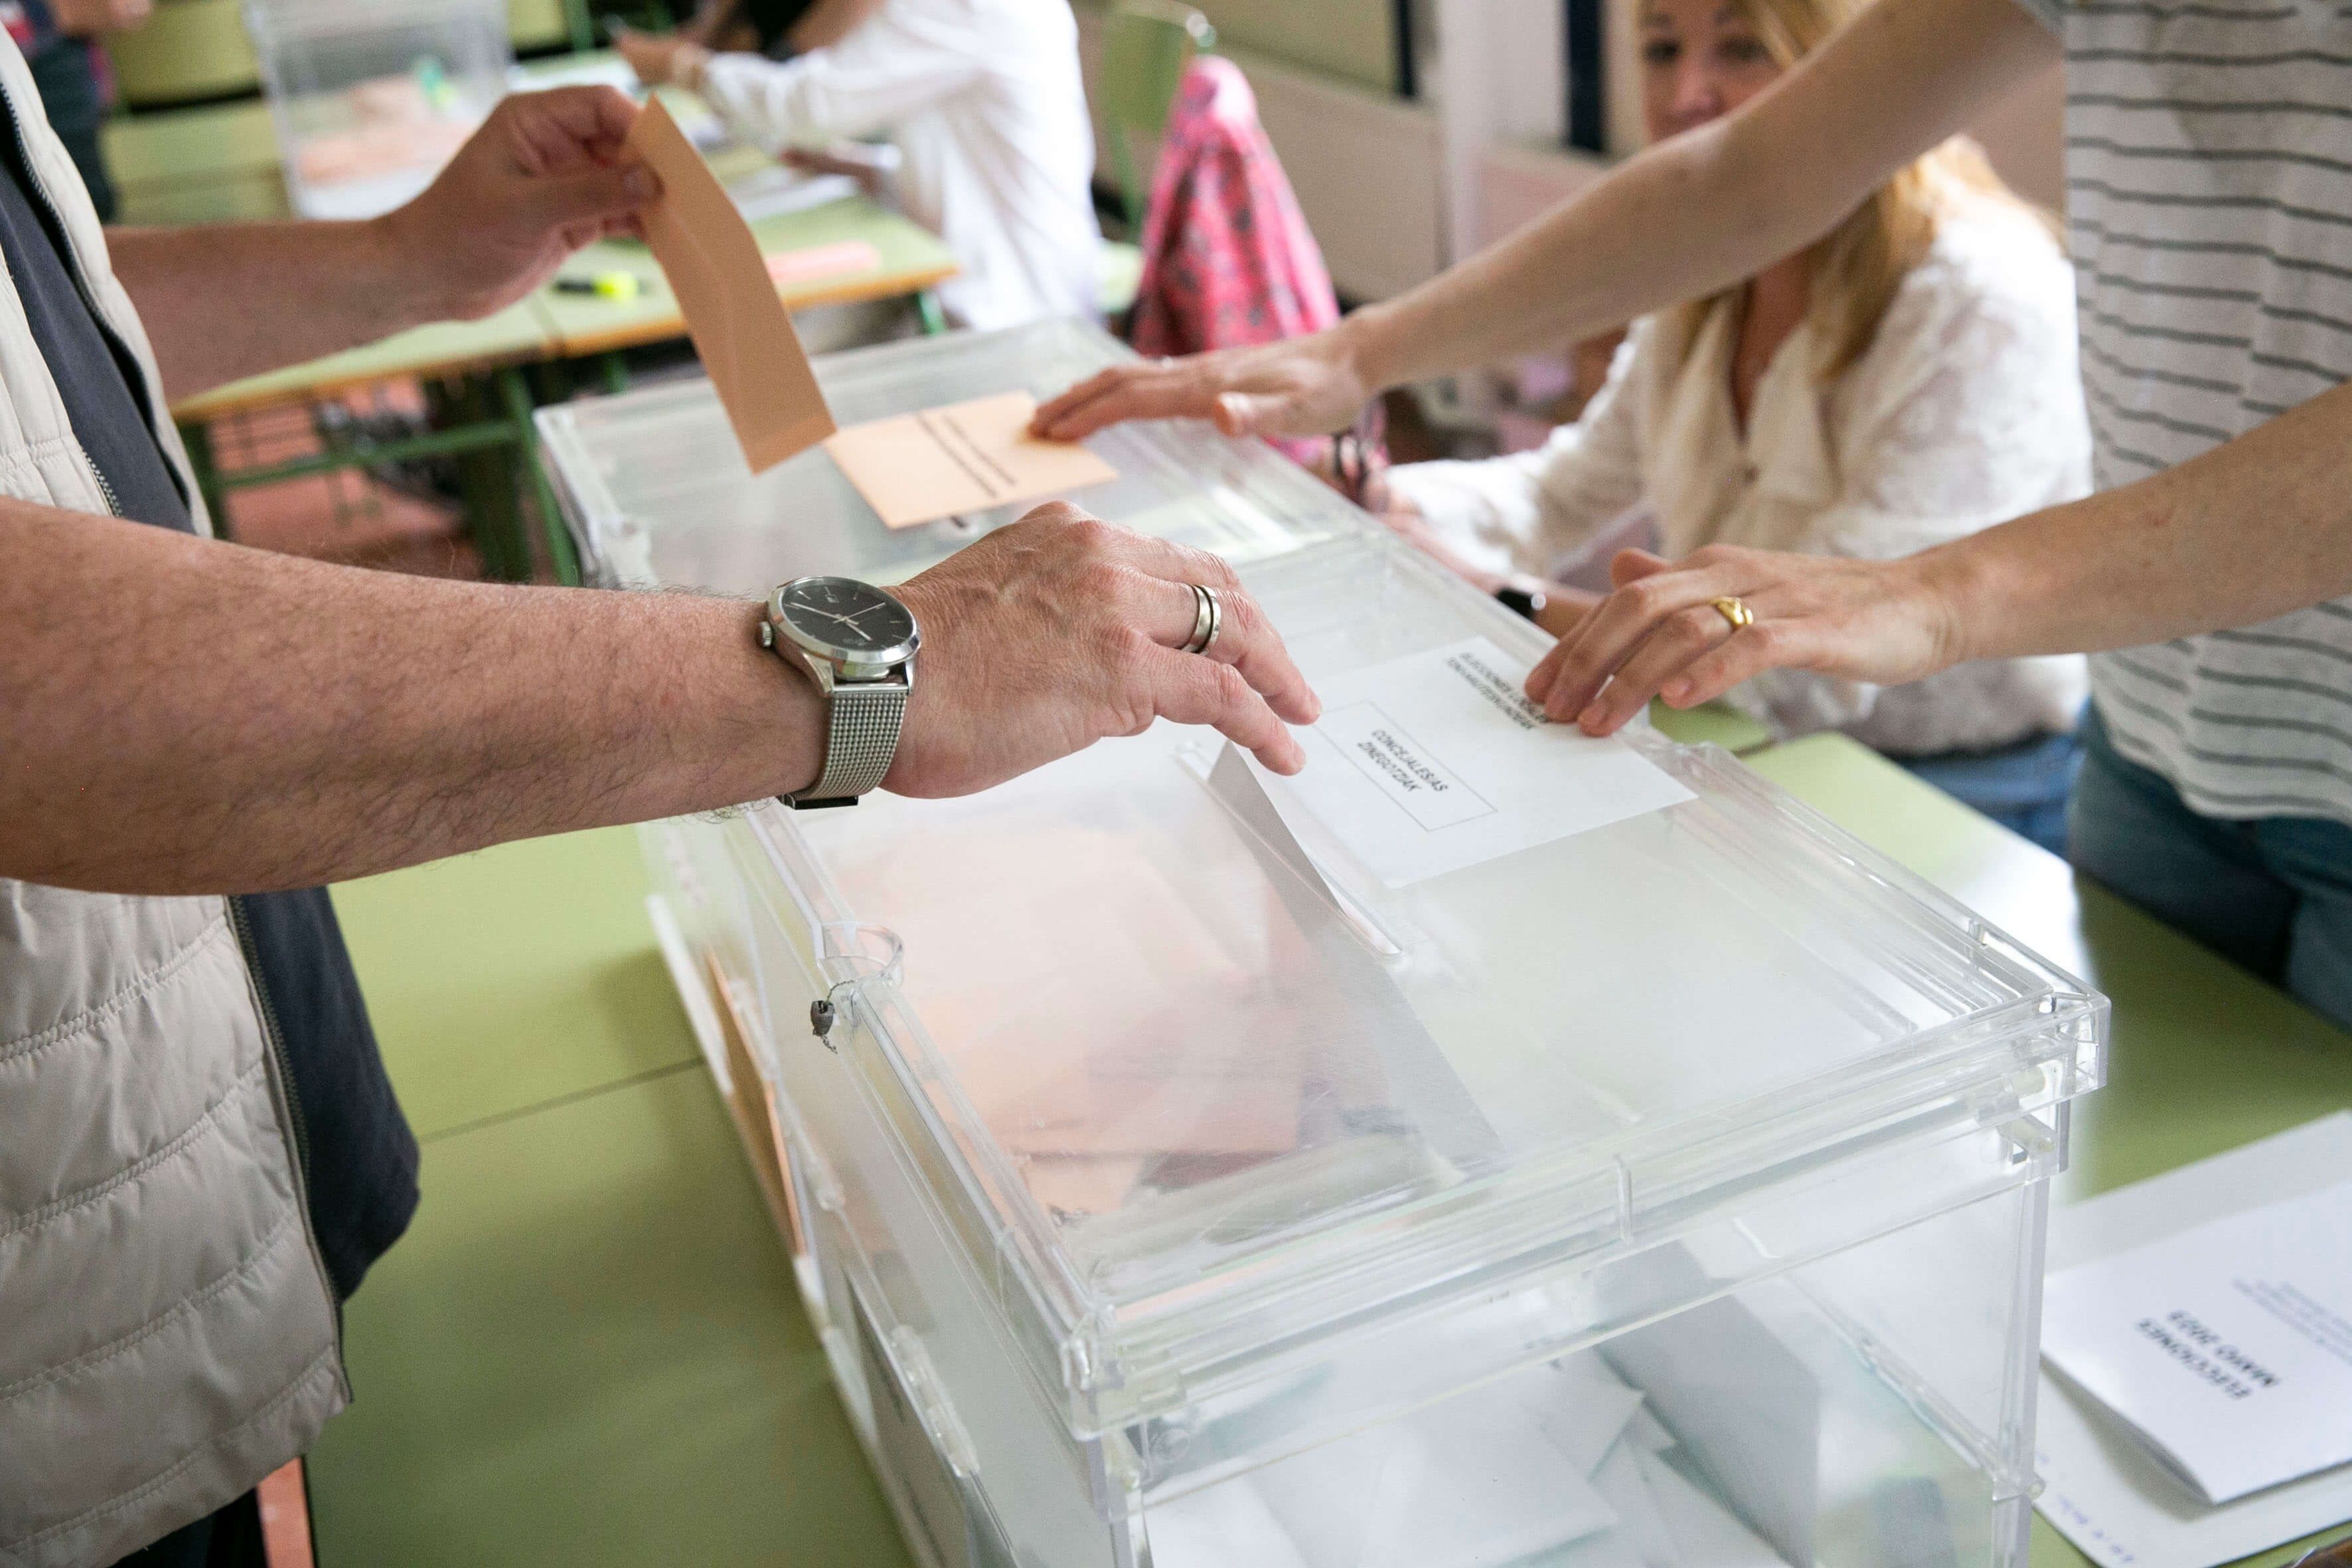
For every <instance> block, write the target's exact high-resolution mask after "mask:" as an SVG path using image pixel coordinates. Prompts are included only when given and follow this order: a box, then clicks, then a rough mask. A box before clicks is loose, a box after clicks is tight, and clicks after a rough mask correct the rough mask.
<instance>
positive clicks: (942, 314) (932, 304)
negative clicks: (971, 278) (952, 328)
mask: <svg viewBox="0 0 2352 1568" xmlns="http://www.w3.org/2000/svg"><path fill="white" fill-rule="evenodd" d="M915 313H916V314H917V315H919V316H920V317H921V318H922V320H923V331H926V332H929V334H930V335H931V336H933V337H937V336H939V335H940V333H941V332H944V331H947V330H948V318H947V312H946V311H944V310H940V297H939V296H938V295H937V294H935V293H933V292H932V291H931V290H930V289H924V290H923V291H922V292H920V293H919V294H917V295H916V296H915Z"/></svg>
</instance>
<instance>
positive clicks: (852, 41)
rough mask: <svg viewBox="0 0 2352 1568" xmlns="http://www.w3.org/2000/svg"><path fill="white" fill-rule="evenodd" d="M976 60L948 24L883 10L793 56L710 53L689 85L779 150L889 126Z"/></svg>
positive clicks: (974, 69) (971, 69) (740, 129)
mask: <svg viewBox="0 0 2352 1568" xmlns="http://www.w3.org/2000/svg"><path fill="white" fill-rule="evenodd" d="M981 66H982V58H981V56H980V54H979V53H978V49H977V47H976V42H975V40H974V39H972V38H971V37H968V36H967V35H966V33H965V32H964V30H963V29H962V28H961V27H959V26H955V25H954V24H953V23H952V22H935V21H932V20H931V19H929V18H919V19H916V20H911V21H910V20H909V19H908V18H907V17H905V16H901V15H899V14H898V13H896V12H892V11H889V10H887V9H886V10H884V11H882V12H880V13H878V14H877V15H875V16H872V17H870V18H867V19H866V21H865V22H864V24H863V25H862V26H858V27H856V29H855V30H854V31H852V32H851V33H850V34H849V35H848V37H845V38H843V39H842V40H841V41H840V42H839V43H837V44H834V45H832V46H830V47H825V48H821V49H818V50H816V51H815V52H814V53H812V54H805V55H802V56H800V57H799V58H796V59H790V60H784V61H782V62H778V61H774V60H766V59H761V58H760V57H759V56H757V55H717V56H713V57H712V58H710V59H709V61H708V62H707V63H706V64H704V65H703V66H702V67H701V68H700V70H699V71H698V74H697V75H696V77H695V79H694V80H693V82H692V83H691V85H692V86H693V88H694V89H695V90H696V91H698V92H699V93H701V94H702V96H703V97H704V98H706V99H708V100H709V102H710V106H711V107H712V108H713V109H715V110H718V111H719V116H720V118H722V119H724V120H725V121H727V123H728V125H729V126H730V128H731V129H732V130H733V131H734V132H735V133H736V134H737V135H739V136H741V137H742V138H743V139H744V140H746V141H749V142H757V143H759V144H760V145H761V146H764V147H768V148H771V149H781V148H782V147H783V146H784V145H785V144H786V143H788V142H794V141H799V140H802V139H804V138H808V137H816V136H864V135H866V134H869V133H871V132H877V131H887V130H888V129H889V128H890V127H891V126H893V125H895V124H897V123H898V122H899V121H902V120H905V119H906V118H908V116H909V115H912V114H914V113H916V112H917V111H919V110H922V109H924V108H925V107H927V106H929V105H930V104H933V103H936V102H938V101H939V100H940V99H942V98H945V97H946V96H947V95H948V94H950V93H951V92H954V91H955V90H956V89H959V88H961V87H963V86H964V85H965V84H967V83H968V82H970V81H971V80H972V79H973V78H974V77H976V76H977V75H978V74H979V73H980V69H981Z"/></svg>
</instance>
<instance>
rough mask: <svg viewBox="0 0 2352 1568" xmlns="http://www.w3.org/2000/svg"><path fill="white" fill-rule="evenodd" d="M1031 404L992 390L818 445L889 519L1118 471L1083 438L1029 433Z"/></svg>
mask: <svg viewBox="0 0 2352 1568" xmlns="http://www.w3.org/2000/svg"><path fill="white" fill-rule="evenodd" d="M1036 412H1037V400H1036V399H1035V398H1034V397H1032V396H1030V395H1029V394H1027V393H1025V392H1005V393H1000V394H998V395H996V396H994V397H980V398H974V399H973V400H972V401H971V402H970V403H956V404H950V405H948V406H947V407H945V408H928V409H925V410H924V411H923V412H922V413H920V414H901V415H898V416H895V417H893V418H889V419H877V420H875V421H873V422H872V423H870V424H866V425H853V426H850V427H849V428H848V429H846V430H844V431H842V432H841V433H840V434H839V435H837V436H835V437H833V438H832V439H831V440H829V441H827V442H826V443H825V444H824V449H825V450H826V451H828V452H830V453H832V454H833V460H834V461H835V463H837V464H839V465H840V467H841V471H842V473H843V474H845V475H846V476H847V477H848V479H849V482H850V483H851V484H853V485H856V487H857V493H858V494H859V495H862V496H864V497H865V498H866V504H867V505H868V506H871V507H872V508H873V509H874V510H876V511H877V512H878V513H880V514H881V518H882V521H883V523H884V524H885V525H886V526H887V527H890V528H912V527H914V526H915V525H916V524H917V523H921V522H937V521H939V520H940V519H941V518H943V517H954V516H956V515H958V514H959V513H962V512H968V511H985V510H988V509H989V508H991V507H997V506H1009V505H1011V504H1013V502H1015V501H1027V500H1047V499H1049V498H1051V497H1055V496H1062V495H1067V494H1068V493H1069V492H1070V491H1072V490H1075V489H1083V488H1084V487H1086V486H1087V485H1098V484H1101V483H1103V482H1104V481H1105V480H1107V479H1117V478H1118V469H1117V468H1112V467H1111V466H1110V465H1109V464H1108V463H1106V462H1104V461H1103V460H1102V459H1101V458H1097V457H1096V456H1095V455H1094V454H1093V453H1092V452H1089V451H1087V449H1086V448H1085V447H1081V446H1078V445H1076V443H1074V442H1068V441H1041V440H1039V439H1037V437H1034V436H1032V435H1030V434H1029V421H1030V419H1031V417H1032V416H1034V415H1035V414H1036Z"/></svg>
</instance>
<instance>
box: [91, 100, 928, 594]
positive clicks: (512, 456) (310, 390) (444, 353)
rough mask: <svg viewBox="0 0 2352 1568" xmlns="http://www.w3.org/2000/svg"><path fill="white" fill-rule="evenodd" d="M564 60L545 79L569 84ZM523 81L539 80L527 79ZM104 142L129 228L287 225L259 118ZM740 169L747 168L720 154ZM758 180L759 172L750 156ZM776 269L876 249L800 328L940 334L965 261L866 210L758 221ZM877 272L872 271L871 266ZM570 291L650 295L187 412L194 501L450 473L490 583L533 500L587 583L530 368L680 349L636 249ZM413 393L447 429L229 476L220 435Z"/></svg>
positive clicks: (515, 320)
mask: <svg viewBox="0 0 2352 1568" xmlns="http://www.w3.org/2000/svg"><path fill="white" fill-rule="evenodd" d="M585 58H597V57H583V56H564V57H561V58H557V59H555V60H553V61H551V62H549V67H550V68H555V69H572V68H577V67H578V66H579V65H580V64H581V63H582V61H583V59H585ZM529 69H530V68H529V67H526V70H529ZM104 135H105V138H106V150H107V155H108V157H109V159H110V161H111V162H112V164H113V167H114V170H115V172H116V178H117V181H118V183H119V184H120V185H121V189H122V195H123V212H122V221H123V222H124V223H126V224H137V225H159V226H172V225H184V224H196V223H221V222H231V221H254V220H265V219H272V218H284V217H287V216H290V214H289V208H288V206H287V203H286V193H285V185H284V181H283V178H282V175H281V173H280V163H279V157H278V140H277V132H276V131H275V130H274V129H273V127H272V125H271V123H270V119H269V111H268V106H267V105H266V104H265V103H263V102H262V101H260V100H247V101H245V102H240V103H233V104H224V105H214V106H208V107H205V108H199V109H188V110H168V111H164V112H161V113H155V114H145V115H134V116H128V117H118V118H116V119H114V120H112V121H108V123H107V125H106V127H105V130H104ZM721 157H722V158H731V159H733V160H734V161H735V162H736V163H742V162H745V161H746V154H745V150H743V149H730V150H728V151H727V153H722V154H721ZM749 161H750V162H753V163H756V162H758V161H759V160H758V157H757V155H756V154H751V155H750V157H749ZM752 232H753V234H754V235H755V236H756V237H758V239H759V241H760V244H761V248H762V249H763V250H764V251H766V252H767V253H768V254H769V255H771V256H775V255H779V254H782V253H785V252H794V251H806V250H812V249H821V248H822V249H826V250H831V251H834V252H841V250H842V247H845V246H849V245H858V246H863V247H870V248H869V249H868V250H867V251H866V253H865V254H862V255H859V256H857V257H856V258H853V259H851V260H850V261H849V263H848V264H847V265H845V266H842V267H837V268H832V269H829V270H823V271H818V272H815V273H810V274H802V275H795V276H793V277H792V278H791V279H789V280H787V281H785V282H783V283H781V284H780V285H779V286H778V289H777V292H778V293H779V294H780V295H781V296H782V299H783V301H784V303H785V305H786V306H787V307H788V308H790V309H792V310H802V309H805V308H808V307H810V306H815V305H829V304H841V303H853V302H857V301H863V300H888V299H897V298H901V297H908V296H911V297H913V298H915V299H916V300H917V301H918V303H919V305H921V306H922V307H923V308H924V310H925V316H926V320H927V321H936V319H937V307H936V305H935V304H933V303H932V302H931V300H930V294H929V290H930V289H931V288H932V287H933V286H934V285H936V284H938V283H939V282H940V281H942V280H943V279H947V278H950V277H951V276H953V275H954V272H955V269H956V264H955V258H953V256H952V255H950V253H949V251H948V249H947V247H945V246H944V245H942V244H941V243H940V240H939V239H938V238H937V237H935V236H933V235H932V234H931V233H929V231H928V230H926V229H924V228H923V227H922V226H919V225H918V224H916V223H913V222H911V221H910V220H908V219H907V218H905V217H903V216H899V215H898V214H897V213H894V212H890V211H888V210H887V209H886V208H884V207H882V206H880V205H877V204H876V203H873V202H870V201H867V200H866V199H864V198H863V197H849V198H846V199H845V200H841V201H836V202H832V203H828V204H826V205H824V206H820V207H815V208H811V209H809V210H807V211H804V212H798V213H789V214H784V215H781V216H774V217H770V218H764V219H761V221H760V222H759V223H757V224H755V225H753V226H752ZM865 255H870V256H871V258H872V259H871V260H870V261H868V260H866V259H865ZM564 271H565V273H566V274H567V275H569V276H574V277H591V276H593V275H595V274H596V273H599V272H605V271H627V272H632V273H635V274H636V275H637V277H638V279H639V280H640V283H641V285H642V291H641V292H640V294H639V296H638V298H637V299H635V300H627V301H619V300H607V299H604V298H602V297H599V296H582V295H574V294H563V293H559V292H557V291H556V290H554V289H552V288H550V289H541V290H540V291H539V292H538V293H537V294H534V295H532V296H531V297H530V298H529V299H526V300H520V301H518V302H517V303H516V304H513V305H510V306H509V307H508V308H507V309H506V310H501V311H499V312H498V313H497V314H496V315H493V316H489V317H487V318H485V319H483V320H481V321H442V322H436V323H434V324H432V325H429V326H424V327H416V328H413V329H411V330H410V331H404V332H398V333H395V334H394V335H393V336H391V337H389V338H385V339H383V341H381V342H374V343H369V344H366V345H364V346H362V347H360V348H355V349H349V350H346V351H344V352H342V353H333V354H329V355H326V356H325V357H324V358H321V359H316V360H312V361H310V362H309V363H304V364H299V365H290V366H288V367H286V368H285V369H282V370H278V371H273V372H270V373H269V374H266V375H258V376H252V377H248V378H247V379H246V380H243V381H238V382H233V383H231V384H228V385H226V386H221V387H215V388H214V389H212V390H211V391H209V392H205V393H203V394H200V395H197V396H194V397H191V398H188V399H185V400H184V401H182V402H180V403H178V404H176V405H173V411H172V412H173V419H174V420H175V422H176V423H177V424H178V425H179V426H180V431H181V435H182V436H183V437H184V438H185V440H186V442H187V445H188V452H189V456H190V458H192V459H193V460H194V465H195V468H196V477H197V482H198V484H199V486H200V487H201V488H202V489H203V490H204V493H205V500H206V502H207V504H208V505H209V506H210V507H211V509H212V511H213V514H214V516H215V519H216V520H217V519H219V518H220V517H221V516H222V515H223V513H224V510H225V509H224V501H225V499H226V495H227V492H228V491H229V490H231V489H242V488H245V487H247V486H251V485H260V484H269V483H274V482H277V481H279V480H284V479H300V478H305V477H308V476H310V475H312V474H319V473H327V472H331V471H333V470H337V469H342V468H359V467H363V466H366V465H370V464H375V463H384V462H392V461H397V460H401V459H404V458H427V457H457V458H461V459H463V461H462V462H461V477H462V479H464V482H465V487H466V510H467V518H468V521H469V522H470V523H471V524H472V526H473V529H474V534H475V541H476V543H477V545H478V548H479V549H480V551H481V553H482V560H483V565H484V568H485V570H486V571H487V572H488V574H489V575H491V576H493V577H505V578H520V577H523V576H527V575H528V574H530V568H531V551H530V544H529V542H528V541H527V540H526V539H525V537H524V533H523V529H524V524H523V521H522V514H521V512H520V509H519V507H518V506H517V504H516V502H517V497H518V495H519V494H520V487H522V486H528V487H530V490H531V493H532V500H533V501H534V503H535V505H536V508H537V510H538V512H539V515H540V517H541V520H542V521H543V524H544V526H545V529H546V548H547V551H548V552H549V556H550V560H551V563H552V565H553V568H554V572H555V575H556V577H557V578H558V580H560V581H564V582H577V581H578V580H579V569H578V563H576V561H574V559H573V557H572V542H571V538H570V536H569V535H568V534H566V533H565V532H564V531H563V528H562V524H561V522H560V521H559V520H558V517H557V510H556V506H555V501H554V497H553V495H552V494H551V492H550V491H549V490H548V489H547V484H546V480H545V478H544V476H543V475H541V472H540V468H539V463H538V460H537V458H536V452H537V449H538V448H537V436H536V433H535V431H534V430H533V428H532V426H531V421H530V415H531V410H532V407H533V406H534V405H535V403H536V401H537V398H536V397H535V395H534V392H533V387H532V384H531V382H530V379H529V378H528V377H527V375H526V371H527V370H528V368H529V367H530V366H532V365H535V364H540V363H546V362H549V361H554V360H562V359H574V358H602V359H604V363H605V366H606V377H607V380H608V382H611V383H613V384H618V381H619V374H618V366H619V363H620V362H619V360H618V358H617V355H618V353H619V352H620V351H621V350H624V349H627V348H633V347H637V346H640V345H643V344H646V343H651V342H662V341H665V340H668V339H674V338H678V337H682V336H684V335H685V331H686V326H685V321H684V320H683V319H682V318H681V317H680V316H679V314H678V311H677V303H676V301H675V300H673V299H672V298H671V296H670V294H669V290H668V288H667V284H666V283H665V282H664V281H663V279H662V276H661V269H660V268H659V267H657V266H656V265H655V263H654V260H653V257H652V255H651V253H650V252H648V251H647V250H646V247H644V246H642V245H632V244H625V243H619V242H606V243H604V244H601V245H596V246H592V247H589V248H588V249H587V250H585V251H583V253H581V254H580V255H578V256H576V257H574V258H572V260H570V261H569V262H567V263H566V265H565V268H564ZM408 378H415V379H417V380H420V381H423V382H424V383H425V384H426V385H427V387H428V388H429V389H431V393H432V401H433V412H434V415H435V424H436V428H435V429H432V430H430V431H427V432H425V433H424V434H422V435H418V436H415V437H409V438H406V439H402V440H395V441H390V442H383V443H379V444H377V445H374V446H372V447H350V446H337V447H331V448H330V449H328V450H326V451H323V452H320V453H319V454H317V455H315V456H311V457H306V458H297V459H294V460H291V461H289V462H283V463H272V464H267V465H262V466H257V467H247V468H237V469H236V470H234V471H226V470H225V469H224V468H223V467H222V465H221V463H220V461H219V460H218V458H219V454H218V453H217V452H216V450H215V441H214V438H213V434H212V429H213V426H214V424H215V421H218V420H222V419H226V418H228V417H230V416H235V415H239V414H247V413H252V412H255V411H257V410H260V409H264V408H273V407H280V406H285V405H301V404H307V403H311V402H315V401H317V400H319V399H320V398H323V397H330V396H332V395H336V394H338V393H342V392H348V391H351V390H352V389H354V388H357V387H363V386H369V385H374V384H381V383H383V382H388V381H398V380H404V379H408Z"/></svg>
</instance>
